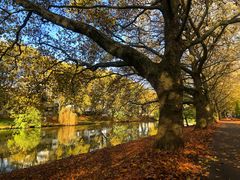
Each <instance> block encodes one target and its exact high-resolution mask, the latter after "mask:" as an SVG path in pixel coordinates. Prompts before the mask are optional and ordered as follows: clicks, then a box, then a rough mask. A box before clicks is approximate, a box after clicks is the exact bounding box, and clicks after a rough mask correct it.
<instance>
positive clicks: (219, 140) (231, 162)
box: [209, 121, 240, 180]
mask: <svg viewBox="0 0 240 180" xmlns="http://www.w3.org/2000/svg"><path fill="white" fill-rule="evenodd" d="M212 145H213V150H214V154H215V156H216V161H215V162H213V163H212V164H211V171H210V176H209V179H224V180H235V179H236V180H239V179H240V121H221V122H220V124H219V127H218V128H217V129H216V132H215V135H214V136H213V144H212Z"/></svg>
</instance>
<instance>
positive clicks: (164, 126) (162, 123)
mask: <svg viewBox="0 0 240 180" xmlns="http://www.w3.org/2000/svg"><path fill="white" fill-rule="evenodd" d="M175 43H177V42H175ZM172 47H173V46H172ZM175 47H177V46H175ZM178 47H179V46H178ZM165 57H167V58H166V59H164V60H163V61H162V62H161V63H160V65H159V69H158V70H156V71H152V72H156V73H155V74H154V75H153V76H150V77H148V81H149V82H150V83H151V84H152V86H153V88H154V89H155V91H156V92H157V95H158V99H159V104H160V116H159V125H158V134H157V140H156V142H155V145H154V146H155V147H157V148H159V149H164V150H176V149H179V148H181V147H183V146H184V143H183V139H182V122H183V117H182V110H183V89H182V78H181V67H180V57H181V52H180V50H179V49H174V48H171V49H166V56H165Z"/></svg>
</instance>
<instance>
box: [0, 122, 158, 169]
mask: <svg viewBox="0 0 240 180" xmlns="http://www.w3.org/2000/svg"><path fill="white" fill-rule="evenodd" d="M156 133H157V123H153V122H142V123H124V124H119V123H118V124H113V125H90V126H87V125H83V126H65V127H54V128H42V129H39V128H38V129H37V128H36V129H25V130H0V173H1V172H9V171H12V170H14V169H20V168H26V167H30V166H35V165H38V164H44V163H46V162H48V161H54V160H57V159H62V158H65V157H68V156H71V155H77V154H82V153H88V152H91V151H94V150H97V149H101V148H104V147H109V146H115V145H117V144H121V143H124V142H129V141H132V140H135V139H138V138H140V137H145V136H151V135H155V134H156Z"/></svg>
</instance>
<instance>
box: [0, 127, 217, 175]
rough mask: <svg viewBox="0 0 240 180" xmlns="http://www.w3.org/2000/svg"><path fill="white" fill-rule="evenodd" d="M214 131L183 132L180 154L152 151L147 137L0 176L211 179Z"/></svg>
mask: <svg viewBox="0 0 240 180" xmlns="http://www.w3.org/2000/svg"><path fill="white" fill-rule="evenodd" d="M213 131H214V130H213V128H210V129H208V130H193V128H185V129H184V137H185V148H184V149H183V150H180V151H177V152H167V151H160V150H156V149H153V148H152V145H153V142H154V140H155V137H147V138H143V139H140V140H136V141H133V142H129V143H126V144H121V145H117V146H115V147H110V148H105V149H101V150H97V151H95V152H91V153H88V154H81V155H77V156H72V157H69V158H66V159H62V160H58V161H54V162H51V163H48V164H44V165H39V166H35V167H31V168H28V169H22V170H17V171H14V172H12V173H8V174H2V175H0V179H4V178H6V177H7V178H8V179H9V178H18V179H22V178H28V179H46V178H47V179H146V178H150V179H186V178H191V177H194V178H197V177H204V176H207V175H208V169H207V162H208V161H209V160H211V159H212V158H213V157H212V155H211V152H209V150H208V144H209V142H210V141H211V136H212V133H213Z"/></svg>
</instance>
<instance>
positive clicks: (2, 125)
mask: <svg viewBox="0 0 240 180" xmlns="http://www.w3.org/2000/svg"><path fill="white" fill-rule="evenodd" d="M134 122H136V123H140V122H157V120H153V119H151V120H150V119H141V120H134V121H129V120H123V121H109V120H108V121H104V120H101V121H87V120H85V121H81V122H79V123H78V124H76V125H62V124H59V123H43V124H42V125H41V128H45V127H62V126H81V125H101V124H109V123H120V124H121V123H134ZM29 128H30V129H31V128H36V127H34V126H31V125H30V126H29ZM8 129H19V128H18V127H15V126H14V122H13V120H9V119H0V130H8Z"/></svg>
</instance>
